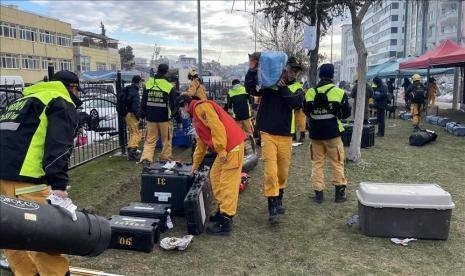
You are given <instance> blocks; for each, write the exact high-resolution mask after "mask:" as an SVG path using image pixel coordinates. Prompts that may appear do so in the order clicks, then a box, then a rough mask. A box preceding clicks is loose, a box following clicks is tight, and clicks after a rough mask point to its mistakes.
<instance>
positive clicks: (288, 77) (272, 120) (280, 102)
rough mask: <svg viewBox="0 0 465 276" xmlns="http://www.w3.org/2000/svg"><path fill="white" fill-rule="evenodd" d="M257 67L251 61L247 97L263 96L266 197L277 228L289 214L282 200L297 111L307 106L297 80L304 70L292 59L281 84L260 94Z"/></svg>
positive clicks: (261, 126)
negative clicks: (303, 104)
mask: <svg viewBox="0 0 465 276" xmlns="http://www.w3.org/2000/svg"><path fill="white" fill-rule="evenodd" d="M252 57H253V56H252ZM257 67H258V59H257V58H251V59H250V61H249V71H248V72H247V75H246V77H245V87H246V90H247V93H249V94H251V95H253V96H261V100H260V108H259V109H258V113H257V119H256V128H257V129H258V130H259V131H260V137H261V147H262V158H263V167H264V168H263V172H264V179H263V181H264V195H265V197H267V199H268V212H269V221H270V223H271V224H276V223H278V221H279V215H280V214H284V213H285V209H284V207H283V202H282V199H283V195H284V189H286V187H287V177H288V172H289V165H290V163H291V155H292V134H293V133H294V132H295V128H294V126H295V125H294V110H295V109H299V108H301V107H302V103H303V95H302V94H303V92H302V85H301V84H300V82H298V81H297V80H296V77H297V74H298V73H299V72H300V71H302V66H301V65H300V64H299V63H298V62H297V61H296V59H295V58H294V57H289V59H288V61H287V64H286V70H285V71H284V73H283V74H282V76H281V79H280V80H279V81H278V82H277V84H276V85H275V86H273V87H268V88H264V89H260V90H257Z"/></svg>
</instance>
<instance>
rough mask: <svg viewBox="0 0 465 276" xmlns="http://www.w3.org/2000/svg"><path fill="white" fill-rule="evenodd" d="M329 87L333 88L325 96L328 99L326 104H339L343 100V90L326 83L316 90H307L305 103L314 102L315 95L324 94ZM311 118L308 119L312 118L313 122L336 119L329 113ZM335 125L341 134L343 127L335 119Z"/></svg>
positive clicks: (339, 121)
mask: <svg viewBox="0 0 465 276" xmlns="http://www.w3.org/2000/svg"><path fill="white" fill-rule="evenodd" d="M331 87H334V88H332V89H331V90H330V91H329V92H328V93H327V94H326V96H327V97H328V102H337V103H341V102H342V99H343V98H344V90H342V89H340V88H338V87H336V86H335V85H334V84H332V83H328V84H326V85H323V86H320V87H318V88H316V90H315V88H311V89H309V90H308V91H307V94H305V102H312V101H314V100H315V96H316V93H325V92H326V91H327V90H328V89H330V88H331ZM326 115H327V117H326ZM313 116H317V117H315V118H317V119H314V117H313ZM313 116H310V118H312V119H314V120H327V119H332V118H334V117H336V116H334V115H333V114H330V113H327V114H313ZM336 118H337V117H336ZM337 124H338V128H339V131H341V132H343V131H344V126H343V124H342V122H341V120H339V118H337Z"/></svg>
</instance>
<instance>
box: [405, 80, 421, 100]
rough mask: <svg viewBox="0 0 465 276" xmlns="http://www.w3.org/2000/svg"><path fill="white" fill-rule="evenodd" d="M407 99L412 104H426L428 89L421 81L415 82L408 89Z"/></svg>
mask: <svg viewBox="0 0 465 276" xmlns="http://www.w3.org/2000/svg"><path fill="white" fill-rule="evenodd" d="M405 94H406V98H407V99H408V100H409V101H411V102H412V103H416V104H424V103H425V99H426V87H425V86H424V85H423V84H422V83H421V82H420V81H414V82H413V83H412V84H411V85H410V86H409V87H408V88H407V93H405Z"/></svg>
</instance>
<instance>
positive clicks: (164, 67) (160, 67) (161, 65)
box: [157, 63, 169, 75]
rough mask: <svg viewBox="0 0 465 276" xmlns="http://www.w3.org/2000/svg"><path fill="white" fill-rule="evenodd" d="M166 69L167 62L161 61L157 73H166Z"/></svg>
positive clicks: (167, 68)
mask: <svg viewBox="0 0 465 276" xmlns="http://www.w3.org/2000/svg"><path fill="white" fill-rule="evenodd" d="M168 70H169V67H168V64H165V63H162V64H160V65H158V69H157V74H158V75H164V74H166V73H168Z"/></svg>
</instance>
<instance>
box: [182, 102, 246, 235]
mask: <svg viewBox="0 0 465 276" xmlns="http://www.w3.org/2000/svg"><path fill="white" fill-rule="evenodd" d="M176 106H177V107H178V108H179V111H180V112H181V116H182V117H183V118H186V117H191V118H192V123H193V126H194V128H195V131H196V133H197V144H196V147H195V151H194V155H193V164H192V170H193V173H194V174H196V171H197V169H198V168H199V166H200V164H201V163H202V161H203V158H204V156H205V154H206V153H207V149H208V148H210V149H212V151H214V152H216V153H217V156H216V158H215V161H214V163H213V165H212V167H211V170H210V181H211V185H212V190H213V195H214V197H215V199H216V201H217V202H218V210H217V212H216V214H215V215H213V216H211V217H210V221H211V222H213V224H210V225H209V226H208V227H207V233H208V234H212V235H228V234H229V233H230V232H231V230H232V218H233V216H234V215H235V214H236V210H237V201H238V198H239V183H240V181H241V172H242V163H243V159H244V139H245V138H246V136H245V134H244V131H242V129H241V128H240V127H239V125H238V124H237V123H236V122H235V121H234V119H233V118H231V116H230V115H229V114H228V113H226V111H224V110H223V109H222V108H221V107H220V106H219V105H218V104H216V103H215V102H213V101H210V100H196V99H193V98H191V97H189V96H187V95H181V96H180V97H179V98H178V99H177V100H176Z"/></svg>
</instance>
